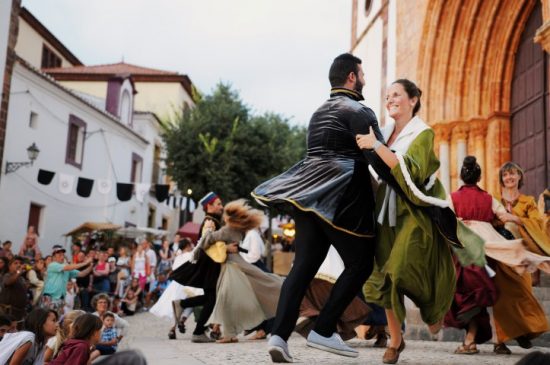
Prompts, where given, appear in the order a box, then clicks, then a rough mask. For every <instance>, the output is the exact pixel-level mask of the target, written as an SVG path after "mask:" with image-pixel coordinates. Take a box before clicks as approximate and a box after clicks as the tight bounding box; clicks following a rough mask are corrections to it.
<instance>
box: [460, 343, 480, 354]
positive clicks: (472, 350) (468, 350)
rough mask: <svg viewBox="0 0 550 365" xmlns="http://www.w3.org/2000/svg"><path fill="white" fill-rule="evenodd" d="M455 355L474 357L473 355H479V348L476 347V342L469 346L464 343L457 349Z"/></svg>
mask: <svg viewBox="0 0 550 365" xmlns="http://www.w3.org/2000/svg"><path fill="white" fill-rule="evenodd" d="M455 354H459V355H473V354H479V350H478V349H477V346H476V344H475V342H472V343H471V344H469V345H466V344H465V343H462V345H460V346H458V347H457V348H456V350H455Z"/></svg>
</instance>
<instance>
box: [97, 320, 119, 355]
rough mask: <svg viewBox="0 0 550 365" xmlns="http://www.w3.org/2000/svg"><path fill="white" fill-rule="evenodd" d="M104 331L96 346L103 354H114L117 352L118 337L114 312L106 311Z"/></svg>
mask: <svg viewBox="0 0 550 365" xmlns="http://www.w3.org/2000/svg"><path fill="white" fill-rule="evenodd" d="M101 319H102V320H103V331H102V332H101V339H100V340H99V342H98V344H97V345H96V346H95V349H96V350H97V351H99V353H100V354H101V355H112V354H114V353H115V352H116V348H117V344H118V338H117V333H116V328H115V326H114V325H115V315H114V314H113V313H112V312H106V313H105V314H104V315H103V317H102V318H101Z"/></svg>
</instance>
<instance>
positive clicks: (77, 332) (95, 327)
mask: <svg viewBox="0 0 550 365" xmlns="http://www.w3.org/2000/svg"><path fill="white" fill-rule="evenodd" d="M101 327H103V322H101V319H100V318H99V317H98V316H96V315H93V314H90V313H86V314H83V315H81V316H79V317H77V318H76V319H75V320H74V322H73V326H72V329H71V338H73V339H75V340H88V339H90V337H92V335H93V334H94V333H95V332H96V331H99V330H100V329H101Z"/></svg>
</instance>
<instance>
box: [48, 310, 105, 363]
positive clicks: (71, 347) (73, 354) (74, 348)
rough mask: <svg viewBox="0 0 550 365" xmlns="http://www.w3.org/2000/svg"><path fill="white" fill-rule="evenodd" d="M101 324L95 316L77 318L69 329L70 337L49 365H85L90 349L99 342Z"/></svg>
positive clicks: (85, 315)
mask: <svg viewBox="0 0 550 365" xmlns="http://www.w3.org/2000/svg"><path fill="white" fill-rule="evenodd" d="M102 326H103V323H102V322H101V319H99V318H98V317H97V316H95V315H93V314H90V313H86V314H83V315H81V316H79V317H77V318H76V319H75V320H74V322H73V326H72V327H71V337H70V339H69V340H66V341H65V342H64V343H63V346H62V347H61V350H60V351H59V355H58V356H57V357H56V358H55V359H54V360H52V361H51V362H50V363H49V365H69V364H70V365H87V364H88V360H90V355H91V353H90V348H91V347H92V346H95V344H97V343H98V342H99V338H100V336H101V327H102Z"/></svg>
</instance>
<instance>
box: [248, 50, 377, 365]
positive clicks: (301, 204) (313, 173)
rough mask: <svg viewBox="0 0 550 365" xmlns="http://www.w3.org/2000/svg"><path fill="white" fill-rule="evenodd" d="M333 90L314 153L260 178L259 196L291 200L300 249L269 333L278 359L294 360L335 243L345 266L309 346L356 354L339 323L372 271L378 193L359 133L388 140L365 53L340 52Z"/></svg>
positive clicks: (313, 124)
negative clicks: (369, 101) (368, 94)
mask: <svg viewBox="0 0 550 365" xmlns="http://www.w3.org/2000/svg"><path fill="white" fill-rule="evenodd" d="M329 81H330V84H331V86H332V90H331V94H330V98H329V99H328V100H327V101H326V102H325V103H324V104H323V105H322V106H321V107H320V108H319V109H317V111H316V112H315V113H314V114H313V116H312V118H311V121H310V123H309V127H308V136H307V144H308V146H307V156H306V158H305V159H304V160H302V161H301V162H299V163H298V164H296V165H295V166H293V167H292V168H290V169H289V170H288V171H286V172H284V173H283V174H281V175H279V176H277V177H275V178H273V179H271V180H269V181H267V182H265V183H263V184H261V185H260V186H258V187H257V188H256V189H255V190H254V192H253V193H252V195H253V196H254V197H255V198H256V200H258V201H259V202H261V203H263V204H266V205H269V206H274V207H279V208H291V211H290V212H291V214H292V215H293V217H294V220H295V222H296V240H295V243H294V245H295V247H296V256H295V259H294V265H293V267H292V269H291V271H290V273H289V275H288V277H287V279H286V280H285V282H284V284H283V287H282V290H281V296H280V298H279V303H278V306H277V314H276V318H275V322H274V325H273V331H272V336H271V338H270V340H269V354H270V355H271V359H272V361H273V362H292V361H293V359H292V356H291V355H290V353H289V351H288V345H287V340H288V338H289V337H290V334H291V333H292V331H293V329H294V326H295V324H296V320H297V319H298V315H299V308H300V303H301V302H302V298H303V296H304V294H305V292H306V289H307V288H308V286H309V284H310V282H311V280H312V279H313V277H314V276H315V274H316V273H317V270H318V269H319V266H320V265H321V263H322V262H323V260H324V259H325V257H326V255H327V252H328V250H329V247H330V245H331V244H332V245H333V246H334V247H335V248H336V250H337V251H338V254H339V255H340V257H341V258H342V260H343V262H344V265H345V269H344V271H343V272H342V274H341V275H340V277H339V278H338V280H337V281H336V283H335V284H334V287H333V289H332V291H331V294H330V296H329V298H328V300H327V302H326V304H325V306H324V307H323V309H322V310H321V312H320V313H319V316H318V318H317V321H316V323H315V326H314V328H313V330H312V331H311V332H310V334H309V335H308V339H307V344H308V346H311V347H314V348H318V349H321V350H325V351H330V352H333V353H336V354H340V355H344V356H350V357H356V356H358V352H357V351H356V350H354V349H352V348H351V347H349V346H347V345H346V344H345V343H344V342H343V341H342V339H341V338H340V336H339V335H338V334H337V333H336V323H337V321H338V319H339V318H340V316H341V315H342V313H343V312H344V310H345V309H346V307H347V306H348V304H349V303H350V302H351V301H352V300H353V298H354V297H355V295H356V294H357V293H358V292H359V290H360V289H361V286H362V285H363V283H364V282H365V280H366V279H367V278H368V277H369V275H370V273H371V271H372V265H373V254H374V250H373V247H374V246H373V243H372V238H373V237H374V214H373V211H374V197H373V192H372V187H371V180H370V175H369V171H368V166H367V162H366V160H365V159H364V157H363V155H362V152H361V150H360V149H359V148H358V147H357V145H356V144H355V135H357V134H364V133H366V132H367V131H368V130H369V128H372V129H373V130H374V131H375V133H376V136H377V138H378V139H379V140H380V141H382V142H383V137H382V134H381V133H380V130H379V128H378V122H377V120H376V116H375V115H374V113H373V111H372V110H371V109H369V108H367V107H366V106H364V105H363V104H361V103H359V101H360V100H363V96H362V95H361V91H362V89H363V86H364V85H365V80H364V74H363V70H362V68H361V60H360V59H359V58H357V57H355V56H353V55H351V54H349V53H345V54H342V55H340V56H338V57H336V58H335V59H334V62H333V63H332V66H331V67H330V71H329Z"/></svg>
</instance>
